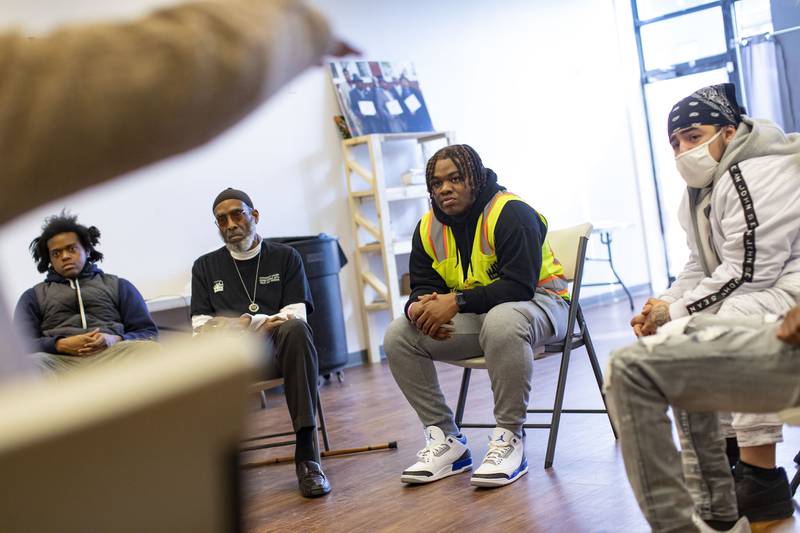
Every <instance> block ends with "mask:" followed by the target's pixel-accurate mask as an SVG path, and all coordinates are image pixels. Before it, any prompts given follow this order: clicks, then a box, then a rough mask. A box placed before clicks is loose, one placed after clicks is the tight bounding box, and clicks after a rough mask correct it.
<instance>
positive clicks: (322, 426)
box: [317, 391, 331, 452]
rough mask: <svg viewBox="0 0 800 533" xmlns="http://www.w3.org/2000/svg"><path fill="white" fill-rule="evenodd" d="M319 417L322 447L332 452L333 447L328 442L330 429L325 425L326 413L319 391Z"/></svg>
mask: <svg viewBox="0 0 800 533" xmlns="http://www.w3.org/2000/svg"><path fill="white" fill-rule="evenodd" d="M317 417H318V418H319V427H320V429H322V445H323V446H324V447H325V451H326V452H329V451H331V445H330V443H329V442H328V427H327V426H326V425H325V413H324V412H323V410H322V398H320V397H319V391H317Z"/></svg>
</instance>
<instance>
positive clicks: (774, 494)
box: [733, 461, 794, 523]
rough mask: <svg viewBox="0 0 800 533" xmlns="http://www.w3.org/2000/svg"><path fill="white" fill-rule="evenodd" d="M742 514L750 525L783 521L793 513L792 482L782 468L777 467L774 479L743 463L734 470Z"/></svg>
mask: <svg viewBox="0 0 800 533" xmlns="http://www.w3.org/2000/svg"><path fill="white" fill-rule="evenodd" d="M733 480H734V481H735V482H736V500H737V503H738V505H739V515H740V516H746V517H747V518H748V519H749V520H750V522H751V523H752V522H765V521H769V520H782V519H784V518H789V517H791V516H792V514H794V506H793V505H792V493H791V490H790V489H789V480H788V478H787V477H786V471H785V470H784V469H783V468H777V469H776V472H775V474H774V475H773V476H771V479H764V478H763V477H762V476H760V475H759V474H758V471H757V470H755V469H753V468H752V467H750V466H749V465H746V464H742V462H741V461H740V462H739V463H737V464H736V467H735V468H734V469H733Z"/></svg>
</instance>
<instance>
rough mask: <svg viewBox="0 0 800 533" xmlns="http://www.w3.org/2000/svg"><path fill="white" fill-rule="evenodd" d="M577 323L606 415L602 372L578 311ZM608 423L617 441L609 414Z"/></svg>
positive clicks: (615, 431)
mask: <svg viewBox="0 0 800 533" xmlns="http://www.w3.org/2000/svg"><path fill="white" fill-rule="evenodd" d="M578 322H579V323H580V325H581V328H582V330H583V343H584V347H585V348H586V353H588V354H589V363H590V364H591V365H592V371H593V372H594V379H595V381H597V388H598V389H599V390H600V397H601V398H602V399H603V406H605V408H606V413H608V404H607V403H606V395H605V393H604V392H603V372H602V370H601V369H600V363H599V362H598V361H597V354H596V353H595V351H594V344H592V338H591V337H590V336H589V330H588V329H587V328H586V324H585V323H584V322H583V313H582V312H581V310H580V309H578ZM608 423H609V424H610V425H611V432H612V433H613V434H614V438H615V439H617V438H618V437H617V428H616V427H614V421H613V420H611V415H610V414H608Z"/></svg>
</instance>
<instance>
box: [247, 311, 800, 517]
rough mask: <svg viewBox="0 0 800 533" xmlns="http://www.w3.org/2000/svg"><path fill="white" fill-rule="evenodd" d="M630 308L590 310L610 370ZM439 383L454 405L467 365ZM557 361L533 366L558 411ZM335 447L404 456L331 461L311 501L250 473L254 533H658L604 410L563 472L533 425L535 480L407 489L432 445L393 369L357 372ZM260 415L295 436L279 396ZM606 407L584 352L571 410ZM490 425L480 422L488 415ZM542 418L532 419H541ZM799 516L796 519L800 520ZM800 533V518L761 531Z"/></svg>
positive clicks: (589, 418) (474, 403) (567, 437)
mask: <svg viewBox="0 0 800 533" xmlns="http://www.w3.org/2000/svg"><path fill="white" fill-rule="evenodd" d="M628 320H630V313H629V311H628V307H627V304H626V303H619V304H612V305H608V306H603V307H595V308H593V309H589V310H588V311H587V321H588V323H589V327H590V331H591V333H592V335H593V339H594V342H595V346H596V348H597V352H598V356H599V358H600V363H601V365H604V364H605V360H606V357H607V355H608V352H609V350H611V349H613V348H615V347H617V346H620V345H622V344H625V343H627V342H629V341H630V340H631V339H630V336H629V330H628V328H627V327H626V324H627V322H628ZM439 370H440V374H439V375H440V380H441V383H442V387H443V390H444V392H445V394H446V396H447V398H448V401H449V402H450V403H451V405H453V406H454V405H455V401H456V398H457V395H458V386H459V383H460V378H461V369H459V368H456V367H453V366H448V365H444V364H442V365H440V366H439ZM557 371H558V358H557V357H553V358H547V359H542V360H538V361H536V363H535V364H534V386H533V397H532V400H533V403H534V405H535V406H537V407H547V408H551V407H552V401H553V391H554V385H553V383H554V382H555V376H556V375H557ZM470 391H471V392H470V395H469V402H468V404H467V411H466V412H467V415H469V416H468V417H467V416H465V419H467V418H468V419H469V420H470V421H484V420H486V421H491V411H492V401H491V391H490V389H489V382H488V378H487V376H486V373H485V372H482V371H475V372H473V379H472V385H471V389H470ZM321 396H322V400H323V405H324V407H325V411H326V418H327V422H328V427H329V433H330V437H331V445H332V447H333V448H350V447H358V446H366V445H375V444H381V443H385V442H387V441H390V440H394V441H397V442H398V446H399V447H398V449H396V450H387V451H377V452H371V453H366V454H359V455H354V456H346V457H332V458H329V459H325V460H324V463H323V466H324V469H325V472H326V474H327V475H328V477H329V478H330V480H331V484H332V486H333V491H332V493H331V494H330V495H329V496H327V497H324V498H319V499H315V500H307V499H304V498H302V497H301V496H300V494H299V493H298V491H297V481H296V478H295V473H294V465H293V464H280V465H271V466H264V467H260V468H255V469H247V470H245V472H244V482H245V487H244V491H245V519H246V526H247V530H248V531H254V532H266V531H270V532H272V531H348V532H349V531H369V532H372V531H403V532H405V531H453V532H455V531H478V530H484V531H503V530H504V531H511V530H515V531H528V532H569V533H574V532H626V533H627V532H638V531H648V528H647V524H646V522H645V521H644V519H643V518H642V516H641V513H640V512H639V509H638V507H637V505H636V502H635V500H634V498H633V494H632V492H631V490H630V487H629V485H628V482H627V479H626V477H625V472H624V468H623V464H622V458H621V455H620V452H619V448H618V447H617V445H616V443H615V440H614V438H613V435H612V433H611V430H610V428H609V424H608V420H607V419H606V418H605V417H604V415H564V416H563V417H562V422H561V430H560V432H559V437H558V447H557V449H556V456H555V462H554V465H553V468H551V469H548V470H545V469H544V453H545V447H546V444H547V432H546V430H528V437H527V442H526V452H527V456H528V461H529V464H530V470H529V472H528V474H527V475H526V476H524V477H522V478H521V479H520V480H519V481H517V482H516V483H513V484H511V485H509V486H507V487H503V488H499V489H491V490H488V489H475V488H473V487H471V486H470V485H469V474H461V475H457V476H453V477H450V478H447V479H444V480H441V481H438V482H436V483H433V484H431V485H424V486H406V485H404V484H403V483H401V482H400V472H401V471H402V470H403V469H404V468H405V467H406V466H408V465H410V464H411V463H413V462H414V461H415V453H416V452H417V450H418V449H419V448H420V447H421V446H422V445H423V442H424V441H423V434H422V427H421V426H420V423H419V421H418V420H417V418H416V415H415V414H414V413H413V411H412V410H411V408H410V407H409V406H408V404H407V403H406V401H405V399H404V398H403V397H402V395H401V393H400V391H399V389H398V388H397V386H396V385H395V383H394V380H393V379H392V376H391V374H390V372H389V368H388V366H387V365H386V364H381V365H371V366H363V367H358V368H353V369H348V370H347V371H346V372H345V383H344V384H340V383H338V382H336V380H335V379H334V380H332V381H331V382H330V383H328V384H326V385H324V386H323V387H322V388H321ZM269 403H270V406H269V407H268V408H267V409H266V410H260V409H258V408H257V403H255V402H254V412H253V414H252V415H251V417H250V426H251V427H250V431H251V432H252V433H254V434H255V433H264V432H266V431H281V430H288V429H290V424H289V421H288V415H287V412H286V409H285V404H284V403H283V399H282V397H280V396H271V397H270V402H269ZM566 406H569V407H590V408H592V407H600V406H602V403H601V400H600V396H599V393H598V391H597V387H596V385H595V383H594V380H593V377H592V374H591V371H590V368H589V365H588V361H587V360H586V357H585V352H584V351H583V350H579V351H578V352H576V353H575V355H574V356H573V358H572V363H571V365H570V372H569V378H568V387H567V393H566V400H565V407H566ZM477 419H481V420H477ZM531 420H533V419H531ZM489 431H490V430H484V429H468V430H465V433H466V435H467V437H468V439H469V444H470V448H471V450H472V454H473V457H474V460H475V461H476V462H480V460H481V459H482V457H483V455H484V453H485V452H486V440H487V435H488V432H489ZM785 438H786V443H784V444H782V445H779V447H778V453H779V462H780V463H781V464H782V465H784V466H785V467H786V468H787V472H788V473H789V476H790V477H791V476H792V475H793V474H794V468H793V463H792V458H793V457H794V454H795V453H796V452H797V450H798V449H800V428H788V429H787V430H786V431H785ZM292 451H293V449H292V448H288V447H282V448H276V449H272V450H265V451H256V452H249V453H248V454H246V455H245V457H244V460H245V461H257V460H262V459H268V458H270V457H275V456H279V455H286V454H291V453H292ZM798 516H800V515H798V514H796V515H795V517H798ZM761 530H762V531H767V530H768V531H770V532H791V531H796V532H800V519H798V518H794V519H792V520H787V521H783V522H781V523H780V524H777V525H774V526H771V527H767V528H766V529H763V528H762V529H761Z"/></svg>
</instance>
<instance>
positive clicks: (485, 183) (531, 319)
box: [383, 144, 568, 487]
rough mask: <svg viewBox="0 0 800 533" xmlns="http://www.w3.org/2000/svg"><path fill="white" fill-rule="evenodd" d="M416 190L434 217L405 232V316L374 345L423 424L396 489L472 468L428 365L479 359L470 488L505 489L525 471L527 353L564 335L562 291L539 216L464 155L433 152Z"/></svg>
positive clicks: (460, 150) (459, 149)
mask: <svg viewBox="0 0 800 533" xmlns="http://www.w3.org/2000/svg"><path fill="white" fill-rule="evenodd" d="M426 183H427V186H428V192H429V193H430V196H431V200H432V201H431V205H432V209H431V210H430V211H429V212H428V213H426V214H425V216H423V217H422V220H420V222H419V224H418V225H417V227H416V229H415V231H414V237H413V245H412V250H411V258H410V264H409V271H410V275H411V290H412V293H411V297H410V298H409V300H408V303H407V304H406V309H405V311H406V312H405V314H406V316H405V317H401V318H399V319H397V320H395V321H394V322H392V324H391V325H390V326H389V329H388V330H387V332H386V337H385V338H384V344H383V345H384V349H385V351H386V356H387V359H388V361H389V366H390V368H391V370H392V374H393V375H394V378H395V380H396V381H397V384H398V385H399V387H400V389H401V390H402V392H403V394H404V395H405V397H406V399H407V400H408V402H409V403H410V404H411V406H412V407H413V408H414V410H415V411H416V412H417V415H418V416H419V418H420V421H421V422H422V424H423V426H425V439H426V445H425V447H424V448H423V449H422V450H420V451H419V453H418V454H417V457H418V458H419V461H417V462H416V463H415V464H413V465H411V466H410V467H409V468H408V469H406V470H405V471H404V472H403V473H402V475H401V480H402V481H403V482H406V483H429V482H431V481H436V480H437V479H441V478H443V477H446V476H450V475H453V474H457V473H460V472H464V471H467V470H470V469H471V468H472V457H471V455H470V451H469V449H468V448H467V439H466V437H465V436H463V435H462V434H461V432H460V431H459V428H458V427H457V426H456V424H455V420H454V418H453V412H452V411H451V410H450V408H449V407H448V406H447V403H445V399H444V396H443V395H442V391H441V389H440V387H439V381H438V379H437V375H436V369H435V367H434V363H433V361H434V360H455V359H469V358H472V357H478V356H481V355H483V356H484V357H485V358H486V366H487V369H488V372H489V378H490V380H491V383H492V392H493V394H494V415H495V419H496V423H497V427H496V428H495V429H494V431H493V432H492V434H491V436H490V437H489V450H488V453H487V454H486V457H485V458H484V460H483V463H482V464H481V466H480V467H479V468H477V469H476V470H475V472H474V473H473V475H472V479H471V483H472V484H473V485H476V486H481V487H496V486H500V485H507V484H509V483H512V482H513V481H516V480H517V479H518V478H519V477H520V476H522V475H524V474H525V473H526V472H527V471H528V463H527V460H526V459H525V449H524V439H525V435H524V431H523V427H522V426H523V424H524V423H525V417H526V409H527V405H528V397H529V395H530V390H531V375H532V371H533V352H534V348H535V347H536V346H539V345H542V344H544V343H547V342H551V341H555V340H558V339H562V338H563V337H564V336H565V334H566V322H567V312H568V303H567V298H568V292H567V283H566V282H565V281H564V279H563V271H562V268H561V266H560V265H559V263H558V261H556V259H555V258H554V257H553V253H552V251H551V250H550V247H549V245H548V244H547V243H546V242H545V235H546V234H547V222H546V221H545V219H544V217H542V216H541V215H540V214H539V213H537V212H536V211H535V210H534V209H533V208H532V207H530V206H529V205H528V204H526V203H525V202H524V201H523V200H522V199H521V198H519V197H518V196H515V195H513V194H511V193H509V192H507V191H506V190H505V188H504V187H502V186H500V185H499V184H498V183H497V175H496V174H495V173H494V172H493V171H492V170H491V169H489V168H485V167H484V166H483V163H482V162H481V158H480V156H479V155H478V154H477V152H476V151H475V150H474V149H473V148H471V147H470V146H467V145H463V144H462V145H454V146H448V147H445V148H443V149H441V150H439V151H438V152H436V154H434V155H433V157H432V158H431V159H430V161H428V165H427V169H426Z"/></svg>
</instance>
